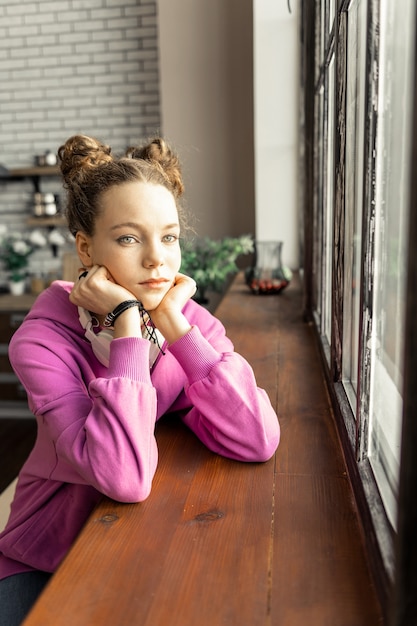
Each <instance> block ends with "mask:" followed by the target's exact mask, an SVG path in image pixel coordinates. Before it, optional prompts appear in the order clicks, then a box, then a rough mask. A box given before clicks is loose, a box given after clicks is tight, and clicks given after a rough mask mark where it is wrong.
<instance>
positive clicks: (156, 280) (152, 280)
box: [139, 278, 169, 289]
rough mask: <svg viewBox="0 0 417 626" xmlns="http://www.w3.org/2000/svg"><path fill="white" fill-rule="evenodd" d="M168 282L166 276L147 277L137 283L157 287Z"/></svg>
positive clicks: (142, 285)
mask: <svg viewBox="0 0 417 626" xmlns="http://www.w3.org/2000/svg"><path fill="white" fill-rule="evenodd" d="M167 283H169V280H168V279H167V278H149V279H148V280H144V281H143V282H142V283H139V285H141V287H150V288H154V289H156V288H158V287H162V286H164V285H166V284H167Z"/></svg>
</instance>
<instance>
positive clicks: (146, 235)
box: [88, 182, 181, 311]
mask: <svg viewBox="0 0 417 626" xmlns="http://www.w3.org/2000/svg"><path fill="white" fill-rule="evenodd" d="M100 205H101V212H100V215H99V216H98V217H97V219H96V223H95V234H94V235H93V236H92V237H89V238H88V242H89V254H90V258H91V263H92V265H95V264H97V265H104V266H105V267H106V268H107V269H108V271H109V272H110V274H111V276H112V277H113V279H114V281H115V282H116V283H117V284H119V285H121V286H122V287H124V288H125V289H127V290H128V291H130V292H131V293H132V294H133V295H134V296H135V298H136V299H137V300H140V301H141V302H142V304H143V306H144V307H145V309H148V310H149V311H152V310H153V309H155V308H156V307H157V306H158V304H159V303H160V302H161V300H162V298H163V297H164V295H165V294H166V293H167V291H168V290H169V289H170V287H171V286H172V284H173V282H174V280H175V277H176V274H177V273H178V270H179V268H180V265H181V251H180V245H179V236H180V226H179V220H178V211H177V207H176V204H175V200H174V197H173V195H172V194H171V193H170V192H169V191H168V189H166V188H165V187H163V186H162V185H154V184H151V183H143V182H128V183H124V184H122V185H117V186H114V187H111V188H110V189H108V190H107V191H106V192H104V193H103V195H102V197H101V202H100Z"/></svg>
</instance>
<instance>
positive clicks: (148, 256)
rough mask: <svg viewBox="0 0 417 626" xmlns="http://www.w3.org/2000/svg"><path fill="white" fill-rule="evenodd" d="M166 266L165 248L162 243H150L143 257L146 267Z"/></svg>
mask: <svg viewBox="0 0 417 626" xmlns="http://www.w3.org/2000/svg"><path fill="white" fill-rule="evenodd" d="M163 264H164V248H163V244H162V242H161V241H150V242H149V243H148V244H147V246H146V249H145V254H144V257H143V265H144V267H159V266H160V265H163Z"/></svg>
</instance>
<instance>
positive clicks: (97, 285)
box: [69, 265, 136, 315]
mask: <svg viewBox="0 0 417 626" xmlns="http://www.w3.org/2000/svg"><path fill="white" fill-rule="evenodd" d="M79 271H80V278H79V280H76V281H75V283H74V286H73V288H72V291H71V293H70V296H69V299H70V301H71V302H72V303H73V304H75V305H77V306H82V307H83V308H84V309H87V310H88V311H91V312H92V313H96V314H97V315H107V313H108V312H109V311H113V309H114V308H115V307H116V306H117V305H118V304H120V303H121V302H123V301H124V300H136V298H135V296H134V295H133V294H132V293H130V292H129V291H128V290H127V289H125V288H124V287H121V286H120V285H118V284H117V283H115V281H114V280H113V277H112V276H111V274H110V273H109V271H108V270H107V268H106V267H104V266H100V265H93V266H92V267H91V268H89V269H88V272H87V274H86V275H83V274H85V272H86V271H87V270H85V269H84V268H81V269H80V270H79Z"/></svg>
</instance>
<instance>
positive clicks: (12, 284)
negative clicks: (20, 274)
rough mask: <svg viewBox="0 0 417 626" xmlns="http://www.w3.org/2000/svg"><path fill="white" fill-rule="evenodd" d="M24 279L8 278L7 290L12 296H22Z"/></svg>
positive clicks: (24, 284)
mask: <svg viewBox="0 0 417 626" xmlns="http://www.w3.org/2000/svg"><path fill="white" fill-rule="evenodd" d="M25 288H26V280H10V281H9V291H10V293H11V294H12V295H13V296H22V295H23V294H24V293H25Z"/></svg>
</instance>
